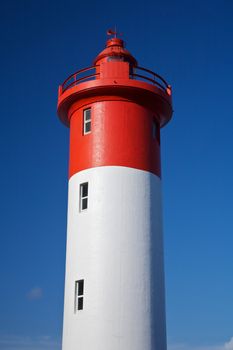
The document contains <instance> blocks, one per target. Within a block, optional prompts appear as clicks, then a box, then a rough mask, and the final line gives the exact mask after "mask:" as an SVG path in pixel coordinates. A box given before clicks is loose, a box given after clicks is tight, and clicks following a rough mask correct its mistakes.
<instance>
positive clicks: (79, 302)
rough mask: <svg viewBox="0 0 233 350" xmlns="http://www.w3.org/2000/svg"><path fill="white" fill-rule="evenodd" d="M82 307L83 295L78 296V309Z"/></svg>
mask: <svg viewBox="0 0 233 350" xmlns="http://www.w3.org/2000/svg"><path fill="white" fill-rule="evenodd" d="M82 309H83V297H80V298H78V310H82Z"/></svg>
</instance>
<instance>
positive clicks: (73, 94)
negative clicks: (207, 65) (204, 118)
mask: <svg viewBox="0 0 233 350" xmlns="http://www.w3.org/2000/svg"><path fill="white" fill-rule="evenodd" d="M58 115H59V117H60V119H61V121H62V122H63V123H64V124H65V125H67V126H68V127H69V128H70V160H69V199H68V228H67V251H66V277H65V303H64V324H63V345H62V349H63V350H166V324H165V300H164V299H165V295H164V294H165V293H164V267H163V233H162V212H161V170H160V128H161V127H163V126H164V125H165V124H166V123H167V122H168V121H169V120H170V118H171V116H172V102H171V88H170V86H169V85H168V84H167V83H166V81H165V80H164V79H163V78H162V77H160V76H159V75H158V74H156V73H154V72H152V71H150V70H148V69H145V68H141V67H139V66H138V64H137V61H136V59H135V58H134V57H133V56H132V55H131V54H130V53H129V51H127V50H126V49H125V47H124V42H123V41H122V40H121V39H119V38H116V37H113V38H111V39H109V40H108V41H107V44H106V47H105V49H104V50H103V51H102V52H101V53H100V54H99V55H98V56H97V57H96V59H95V60H94V65H93V66H92V67H88V68H85V69H82V70H80V71H78V72H76V73H74V74H72V75H71V76H70V77H68V78H67V79H66V80H65V82H64V83H63V84H62V85H61V86H60V87H59V96H58Z"/></svg>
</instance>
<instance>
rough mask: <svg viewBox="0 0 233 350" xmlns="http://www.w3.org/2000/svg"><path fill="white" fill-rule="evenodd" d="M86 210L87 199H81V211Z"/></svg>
mask: <svg viewBox="0 0 233 350" xmlns="http://www.w3.org/2000/svg"><path fill="white" fill-rule="evenodd" d="M84 209H87V198H83V199H82V210H84Z"/></svg>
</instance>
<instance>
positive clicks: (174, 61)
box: [0, 0, 233, 350]
mask: <svg viewBox="0 0 233 350" xmlns="http://www.w3.org/2000/svg"><path fill="white" fill-rule="evenodd" d="M0 17H1V20H0V38H1V40H0V43H1V54H0V60H1V65H0V69H1V84H0V96H1V97H0V98H1V128H0V134H1V135H0V142H1V148H0V149H1V175H0V176H1V181H0V186H1V201H0V203H1V204H0V205H1V211H0V212H1V236H0V250H1V252H0V276H1V282H0V286H1V287H0V350H59V349H61V345H60V344H61V330H62V313H63V286H64V269H65V244H66V210H67V167H68V143H69V131H68V129H67V128H65V127H64V126H63V125H62V124H61V123H60V122H59V120H58V118H57V116H56V103H57V87H58V85H59V83H61V82H62V81H63V80H64V79H65V78H66V77H67V76H68V75H69V74H71V73H73V72H75V71H76V70H78V69H81V68H83V67H86V66H89V65H91V64H92V61H93V59H94V58H95V56H96V55H97V54H98V53H99V52H100V51H101V50H102V49H103V47H104V44H105V40H106V30H107V29H108V28H111V27H113V26H114V25H115V24H117V27H118V28H119V30H120V31H121V32H123V39H124V40H125V41H126V44H127V49H129V50H130V51H131V52H132V54H133V55H134V56H135V57H136V58H137V60H138V61H139V63H140V65H141V66H143V67H147V68H149V69H151V70H154V71H156V72H158V73H159V74H161V75H162V76H163V77H164V78H165V79H167V81H168V82H169V83H171V85H172V86H173V93H174V100H173V102H174V117H173V120H172V122H170V124H169V125H167V126H166V127H165V128H164V130H162V170H163V206H164V213H163V214H164V234H165V266H166V300H167V333H168V344H169V346H168V348H169V350H176V349H177V350H190V349H191V350H197V349H198V350H232V349H233V340H232V341H231V339H232V337H233V253H232V250H233V249H232V247H233V186H232V182H233V157H232V153H233V137H232V134H233V108H232V101H233V98H232V94H233V68H232V63H233V1H232V0H186V1H185V0H176V1H175V0H166V1H163V2H162V1H153V0H145V1H134V2H131V1H129V0H119V1H103V2H101V1H93V0H89V1H78V0H75V1H73V0H66V1H61V0H56V1H53V0H40V1H38V0H8V1H4V2H3V3H2V4H1V13H0ZM90 350H91V349H90Z"/></svg>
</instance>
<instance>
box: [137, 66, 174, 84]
mask: <svg viewBox="0 0 233 350" xmlns="http://www.w3.org/2000/svg"><path fill="white" fill-rule="evenodd" d="M135 68H136V69H139V70H142V71H144V72H147V73H150V74H152V75H153V76H154V78H155V77H156V78H158V79H160V80H161V81H162V82H163V83H164V85H165V87H166V88H168V87H169V86H170V85H169V84H168V83H167V82H166V80H165V79H163V78H162V77H161V75H159V74H157V73H155V72H153V71H152V70H150V69H147V68H143V67H135ZM145 78H147V77H145Z"/></svg>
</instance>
